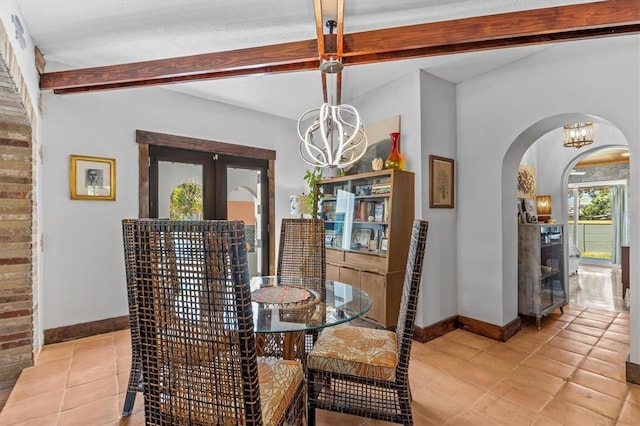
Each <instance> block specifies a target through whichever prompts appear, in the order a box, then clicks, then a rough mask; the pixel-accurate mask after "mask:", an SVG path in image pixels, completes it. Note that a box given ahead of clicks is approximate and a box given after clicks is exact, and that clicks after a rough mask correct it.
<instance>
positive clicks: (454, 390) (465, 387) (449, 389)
mask: <svg viewBox="0 0 640 426" xmlns="http://www.w3.org/2000/svg"><path fill="white" fill-rule="evenodd" d="M430 387H431V388H432V389H435V390H436V391H438V392H440V393H442V394H444V395H446V396H448V397H450V398H452V399H455V400H456V401H458V402H461V403H462V404H464V405H471V404H473V403H474V402H476V401H477V400H478V399H479V398H480V397H481V396H482V395H484V394H485V393H486V392H487V391H486V390H485V389H483V388H480V387H478V386H476V385H473V384H471V383H469V382H465V381H464V380H462V379H458V378H456V377H451V376H442V377H440V378H439V379H437V380H435V381H434V382H433V383H431V385H430Z"/></svg>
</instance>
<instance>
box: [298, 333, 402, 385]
mask: <svg viewBox="0 0 640 426" xmlns="http://www.w3.org/2000/svg"><path fill="white" fill-rule="evenodd" d="M397 363H398V344H397V341H396V334H395V333H394V332H392V331H388V330H377V329H370V328H361V327H353V326H348V325H346V326H338V327H331V328H326V329H324V330H323V331H322V333H321V334H320V337H318V341H317V342H316V344H315V345H314V347H313V349H312V350H311V352H310V353H309V356H308V358H307V365H308V367H309V368H313V369H316V370H324V371H333V372H335V373H342V374H349V375H352V376H358V377H367V378H371V379H378V380H387V381H395V378H396V365H397Z"/></svg>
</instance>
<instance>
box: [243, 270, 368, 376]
mask: <svg viewBox="0 0 640 426" xmlns="http://www.w3.org/2000/svg"><path fill="white" fill-rule="evenodd" d="M251 305H252V310H253V322H254V332H255V333H256V340H257V342H258V345H257V346H258V349H259V350H258V353H259V354H260V352H261V349H264V344H265V341H266V340H268V338H269V337H273V336H282V339H281V344H282V348H279V350H280V351H281V352H282V357H283V358H284V359H297V360H300V361H301V362H302V363H303V365H304V364H305V361H306V351H305V338H306V335H307V333H309V332H311V331H314V330H318V331H319V330H321V329H323V328H325V327H331V326H335V325H338V324H343V323H346V322H349V321H352V320H354V319H356V318H358V317H361V316H363V315H364V314H366V312H367V311H368V310H369V309H370V308H371V297H370V296H369V295H368V294H367V293H366V292H365V291H364V290H362V289H360V288H358V287H355V286H352V285H350V284H346V283H343V282H339V281H335V280H328V279H323V278H309V277H284V276H258V277H253V278H252V279H251ZM276 340H277V339H276ZM272 341H273V339H272Z"/></svg>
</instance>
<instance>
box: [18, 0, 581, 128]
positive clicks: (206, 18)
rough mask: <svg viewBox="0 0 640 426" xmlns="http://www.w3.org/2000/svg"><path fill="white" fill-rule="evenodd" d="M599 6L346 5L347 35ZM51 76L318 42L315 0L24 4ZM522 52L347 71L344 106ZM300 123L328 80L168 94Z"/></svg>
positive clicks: (545, 2) (525, 50)
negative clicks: (422, 76) (406, 81)
mask: <svg viewBox="0 0 640 426" xmlns="http://www.w3.org/2000/svg"><path fill="white" fill-rule="evenodd" d="M588 2H589V1H566V0H565V1H561V0H555V1H554V0H527V1H523V0H520V1H504V0H483V1H477V0H395V1H392V2H391V1H382V0H345V13H344V15H345V18H344V21H345V28H344V32H345V34H348V33H353V32H359V31H365V30H372V29H379V28H387V27H396V26H402V25H410V24H416V23H426V22H433V21H445V20H452V19H458V18H465V17H472V16H480V15H488V14H497V13H505V12H512V11H518V10H525V9H535V8H543V7H551V6H560V5H567V4H576V3H588ZM18 7H19V8H20V10H21V13H22V18H23V21H24V22H23V25H24V26H25V27H26V28H27V29H28V31H29V33H30V34H31V36H32V38H33V39H34V42H35V44H36V45H37V46H38V48H39V49H40V51H41V52H42V53H43V55H44V57H45V60H46V62H47V68H46V71H56V70H65V69H74V68H86V67H93V66H102V65H112V64H120V63H128V62H136V61H143V60H150V59H160V58H168V57H176V56H185V55H192V54H198V53H207V52H217V51H226V50H233V49H238V48H244V47H252V46H261V45H270V44H276V43H283V42H288V41H298V40H308V39H315V38H316V34H315V19H314V13H313V1H312V0H279V1H270V2H266V1H264V0H233V1H220V0H218V1H204V0H182V1H179V2H177V1H175V0H135V1H129V0H99V1H98V0H94V1H86V0H85V1H81V0H20V1H19V2H18ZM545 48H548V47H546V46H532V47H519V48H510V49H502V50H493V51H486V52H476V53H467V54H460V55H447V56H440V57H431V58H421V59H413V60H405V61H396V62H387V63H380V64H370V65H358V66H351V67H346V68H345V70H344V72H343V85H342V87H343V92H342V97H343V102H345V103H348V102H349V100H351V99H354V98H356V97H358V96H360V95H363V94H365V93H367V92H370V91H372V90H375V89H376V88H377V87H379V86H380V85H382V84H385V83H386V82H389V81H391V80H393V79H396V78H398V77H400V76H402V75H404V74H406V73H409V72H412V71H415V70H417V69H424V70H426V71H427V72H429V73H431V74H434V75H436V76H438V77H441V78H443V79H446V80H449V81H451V82H455V83H457V82H460V81H464V80H465V79H468V78H470V77H473V76H476V75H478V74H482V73H485V72H487V71H490V70H493V69H495V68H498V67H500V66H503V65H505V64H508V63H511V62H514V61H517V60H520V59H522V58H524V57H526V56H529V55H532V54H535V53H537V52H539V51H540V50H541V49H545ZM165 87H167V88H169V89H171V90H177V91H181V92H184V93H188V94H191V95H194V96H198V97H202V98H206V99H212V100H217V101H221V102H225V103H229V104H232V105H238V106H242V107H246V108H251V109H255V110H258V111H262V112H268V113H271V114H275V115H279V116H282V117H286V118H290V119H297V118H298V116H299V115H300V114H301V113H302V112H303V111H305V110H307V109H309V108H312V107H316V106H318V105H319V104H320V103H321V102H322V90H321V82H320V73H319V71H301V72H295V73H288V74H280V75H259V76H247V77H236V78H233V79H226V80H216V81H206V82H193V83H183V84H177V85H172V86H165Z"/></svg>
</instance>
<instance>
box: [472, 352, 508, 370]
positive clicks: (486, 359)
mask: <svg viewBox="0 0 640 426" xmlns="http://www.w3.org/2000/svg"><path fill="white" fill-rule="evenodd" d="M469 364H470V365H475V366H477V367H481V368H488V369H491V370H495V371H498V372H501V373H505V374H506V373H508V372H509V371H511V370H513V369H514V368H516V367H517V366H518V363H516V362H512V361H507V360H505V359H504V358H499V357H497V356H495V355H491V354H488V353H486V352H482V353H479V354H478V355H476V356H474V357H473V358H471V359H470V360H469Z"/></svg>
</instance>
